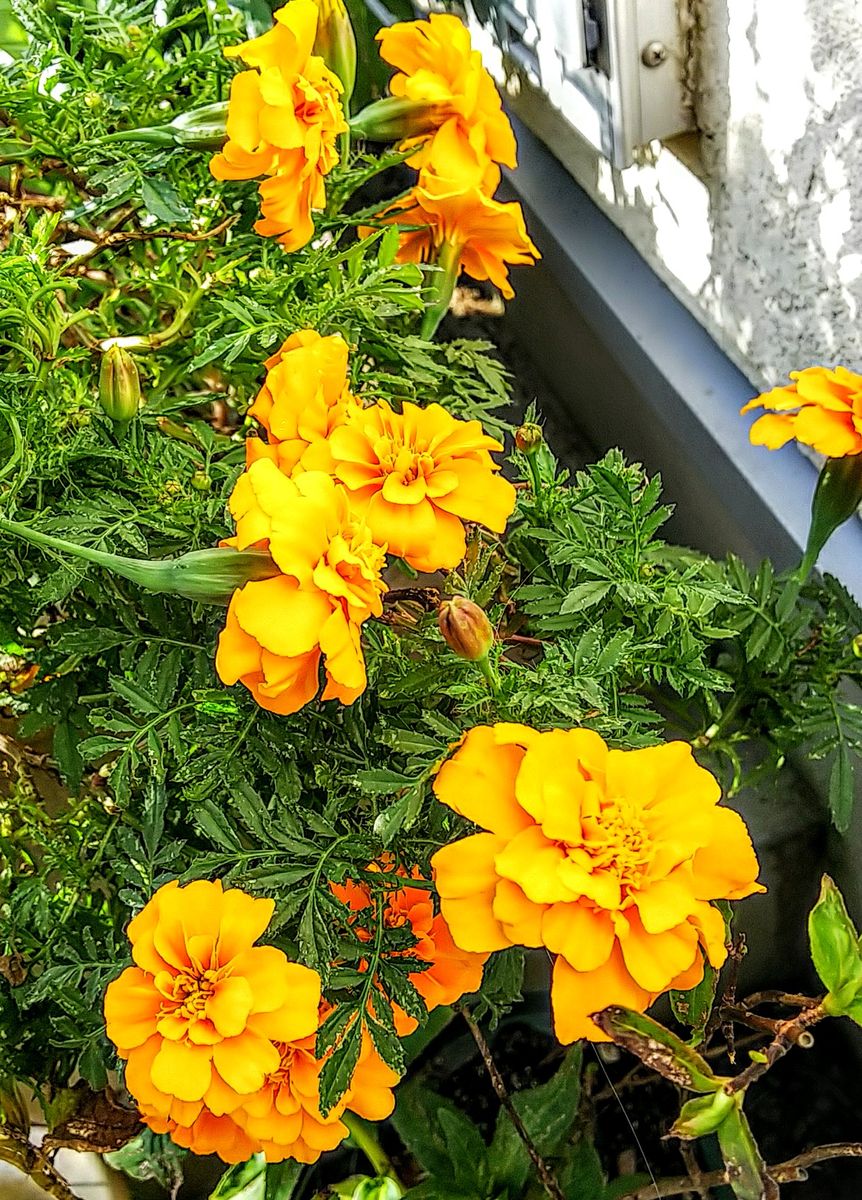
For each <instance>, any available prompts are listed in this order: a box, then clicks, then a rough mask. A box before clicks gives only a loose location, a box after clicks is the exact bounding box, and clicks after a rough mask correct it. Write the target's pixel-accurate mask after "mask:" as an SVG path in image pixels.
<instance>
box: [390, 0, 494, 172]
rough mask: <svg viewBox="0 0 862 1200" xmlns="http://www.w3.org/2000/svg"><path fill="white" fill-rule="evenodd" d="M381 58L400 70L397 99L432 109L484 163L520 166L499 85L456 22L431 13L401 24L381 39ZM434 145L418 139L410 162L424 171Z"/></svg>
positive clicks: (431, 116)
mask: <svg viewBox="0 0 862 1200" xmlns="http://www.w3.org/2000/svg"><path fill="white" fill-rule="evenodd" d="M377 40H378V41H379V42H380V57H381V58H382V59H383V60H384V61H385V62H388V63H389V64H390V66H393V67H395V68H396V70H397V72H398V74H396V75H395V76H393V78H392V81H391V83H390V85H389V90H390V91H391V93H392V95H393V96H397V97H399V98H403V99H405V100H410V101H414V102H417V103H421V104H427V105H428V107H429V110H430V112H429V114H428V119H429V120H430V121H433V122H434V123H435V124H436V125H437V127H438V128H440V127H445V128H446V129H447V130H448V131H449V133H450V134H451V135H453V136H455V137H457V138H458V139H459V140H461V141H462V142H463V143H464V144H465V146H466V147H468V148H469V150H470V151H471V153H472V154H473V155H474V156H475V157H476V159H477V161H479V162H487V161H489V160H490V161H491V162H497V163H504V164H505V165H506V166H507V167H514V166H515V164H516V147H515V135H514V134H513V132H512V126H511V124H510V123H509V119H508V117H507V116H506V114H505V113H504V112H503V107H502V104H501V102H500V96H499V94H498V92H497V89H496V87H495V86H494V81H493V79H492V78H491V76H490V75H489V74H488V72H487V71H486V70H485V68H484V67H483V66H482V56H481V55H480V54H479V51H478V50H474V49H473V47H472V45H471V42H470V34H469V32H468V30H467V29H466V27H465V26H464V24H463V23H462V22H461V21H460V20H459V19H458V18H457V17H453V16H450V15H448V14H444V13H432V14H431V15H430V16H429V17H428V19H427V20H424V21H400V22H398V23H397V24H396V25H390V26H389V27H388V28H387V29H381V30H380V32H379V33H378V34H377ZM436 136H437V135H432V138H431V140H430V141H429V140H428V139H427V138H417V139H415V142H414V143H411V142H408V143H406V145H410V144H417V145H418V147H419V149H418V150H417V154H416V155H415V157H414V158H413V159H411V162H412V163H413V164H414V166H422V165H424V164H425V162H426V161H427V159H428V154H429V151H430V146H431V142H432V141H435V140H436Z"/></svg>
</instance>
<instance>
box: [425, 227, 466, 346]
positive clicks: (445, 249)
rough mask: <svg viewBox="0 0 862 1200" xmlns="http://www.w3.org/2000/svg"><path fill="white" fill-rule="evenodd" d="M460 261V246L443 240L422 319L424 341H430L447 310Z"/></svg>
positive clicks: (456, 279)
mask: <svg viewBox="0 0 862 1200" xmlns="http://www.w3.org/2000/svg"><path fill="white" fill-rule="evenodd" d="M460 263H461V247H460V246H456V245H454V244H453V243H451V242H444V243H443V245H442V246H441V247H440V253H439V255H438V258H437V266H438V267H439V270H438V271H437V272H436V273H435V275H434V280H433V283H432V295H431V301H430V304H429V306H428V308H427V309H426V310H425V316H424V317H423V319H422V328H421V329H420V331H419V332H420V334H421V336H422V337H423V338H425V340H426V341H429V342H430V341H431V339H432V338H433V336H434V334H435V333H436V332H437V327H438V326H439V324H440V322H441V321H442V320H443V318H444V317H445V316H446V313H447V312H448V311H449V302H450V301H451V299H452V293H453V292H454V291H455V284H456V283H457V282H458V268H459V266H460Z"/></svg>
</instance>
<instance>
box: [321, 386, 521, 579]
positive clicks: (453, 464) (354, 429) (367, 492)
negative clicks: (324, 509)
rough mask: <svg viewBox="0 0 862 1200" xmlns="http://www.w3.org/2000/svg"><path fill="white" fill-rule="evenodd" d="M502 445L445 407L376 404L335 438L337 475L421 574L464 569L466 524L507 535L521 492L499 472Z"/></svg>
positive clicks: (382, 536) (384, 538) (378, 535)
mask: <svg viewBox="0 0 862 1200" xmlns="http://www.w3.org/2000/svg"><path fill="white" fill-rule="evenodd" d="M502 448H503V447H502V445H501V444H500V442H498V441H496V439H495V438H492V437H489V436H488V435H487V434H486V433H484V432H483V430H482V426H481V425H480V424H479V422H478V421H460V420H458V419H457V418H456V417H453V416H452V415H451V414H450V413H448V412H446V410H445V409H444V408H442V407H441V406H440V405H439V404H430V405H428V406H427V407H426V408H419V407H418V406H417V405H415V404H410V403H405V404H404V405H403V408H402V411H401V412H400V413H398V412H395V411H394V410H393V409H392V408H391V407H390V406H389V405H388V404H385V403H382V402H381V403H379V404H374V405H372V406H371V407H370V408H366V409H363V410H362V411H360V412H357V413H355V414H354V415H353V417H352V419H351V420H350V421H349V422H348V423H347V424H344V425H341V426H339V427H338V428H336V429H335V430H334V431H333V432H332V434H331V436H330V438H329V449H330V453H331V454H332V459H333V472H334V475H335V478H336V479H337V480H338V481H339V482H340V483H341V484H342V485H343V486H344V488H345V489H346V491H347V492H348V494H349V496H350V500H351V503H352V504H354V505H355V507H356V509H357V511H358V512H360V513H362V515H363V517H364V518H365V520H366V521H367V522H368V526H369V528H370V529H371V531H372V535H373V537H374V538H375V539H376V540H377V541H378V542H379V543H380V544H385V545H386V546H387V547H388V549H389V552H390V553H391V554H397V555H398V556H399V557H401V558H403V559H405V560H406V561H407V562H408V563H410V565H411V566H412V567H415V568H416V570H417V571H436V570H439V569H441V568H452V567H456V566H457V565H458V563H459V562H461V560H462V559H463V557H464V554H465V552H466V537H465V533H464V522H465V521H477V522H479V523H480V524H482V525H484V526H485V527H486V528H487V529H491V530H493V531H494V532H495V533H502V531H503V530H504V529H505V527H506V521H507V520H508V518H509V516H510V515H511V513H512V510H513V509H514V507H515V489H514V488H513V487H512V485H511V483H509V482H508V480H506V479H504V478H503V477H502V476H501V475H499V474H498V473H497V472H498V471H499V467H498V466H497V464H496V463H495V462H494V461H493V459H492V458H491V451H494V450H502Z"/></svg>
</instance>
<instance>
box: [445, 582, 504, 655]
mask: <svg viewBox="0 0 862 1200" xmlns="http://www.w3.org/2000/svg"><path fill="white" fill-rule="evenodd" d="M437 624H438V625H439V626H440V632H441V634H442V635H443V640H444V642H445V643H446V645H447V646H448V647H449V649H450V650H454V651H455V653H456V654H457V655H459V657H460V658H466V659H468V660H469V661H470V662H477V661H478V660H479V659H482V658H486V657H487V655H488V651H489V650H490V649H491V647H492V646H493V645H494V630H493V629H492V628H491V622H490V621H489V620H488V618H487V616H486V615H485V613H484V612H483V610H482V609H481V608H480V607H479V605H478V604H474V603H473V601H472V600H468V599H467V597H466V596H453V597H452V599H451V600H444V601H442V603H441V604H440V609H439V611H438V613H437Z"/></svg>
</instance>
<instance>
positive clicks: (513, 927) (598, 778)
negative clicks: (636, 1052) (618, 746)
mask: <svg viewBox="0 0 862 1200" xmlns="http://www.w3.org/2000/svg"><path fill="white" fill-rule="evenodd" d="M434 791H435V793H436V795H437V798H438V799H439V800H441V801H442V802H443V803H444V804H447V805H448V806H449V807H450V808H452V809H454V811H455V812H457V813H459V814H460V815H461V816H463V817H466V818H467V819H468V820H470V821H473V822H475V823H476V824H477V825H479V826H480V827H481V828H482V829H483V830H485V831H486V832H482V833H477V834H473V835H472V836H470V837H466V838H463V839H461V840H460V841H457V842H453V843H452V844H451V845H449V846H444V847H443V849H442V850H438V852H437V853H436V854H435V855H434V858H433V859H432V866H433V868H434V878H435V882H436V885H437V891H438V893H439V895H440V903H441V909H442V912H443V916H444V917H445V918H446V920H447V922H448V924H449V928H450V929H451V931H452V937H453V938H454V940H455V942H456V944H457V945H459V946H461V947H462V948H463V949H465V950H472V951H476V952H483V953H484V952H488V951H493V950H500V949H504V948H505V947H507V946H512V945H521V946H544V947H546V948H547V949H548V950H550V951H551V952H552V953H553V954H555V955H556V956H557V958H556V961H555V964H554V973H553V983H552V988H551V999H552V1003H553V1009H554V1024H555V1028H556V1032H557V1036H558V1037H559V1039H560V1041H562V1042H571V1041H574V1040H575V1039H576V1038H581V1037H586V1038H590V1039H591V1040H592V1041H601V1040H604V1036H605V1035H604V1034H602V1033H601V1032H600V1031H599V1030H598V1028H597V1027H596V1025H595V1024H594V1023H593V1022H592V1021H591V1020H590V1017H589V1014H590V1013H593V1012H597V1011H599V1010H600V1009H602V1008H605V1007H606V1006H607V1005H609V1004H622V1005H626V1006H627V1007H629V1008H635V1009H638V1010H641V1011H642V1010H643V1009H645V1008H647V1007H648V1006H649V1005H650V1004H651V1003H652V1002H653V1000H654V999H655V998H656V997H657V996H658V995H659V994H660V993H662V992H664V991H666V990H667V989H668V988H681V989H687V988H690V987H693V986H694V985H695V984H697V983H698V982H699V981H700V979H701V978H702V976H703V964H704V958H706V959H707V960H708V961H709V962H710V963H712V965H713V966H716V967H718V966H721V964H722V963H723V961H724V959H725V956H726V948H725V929H724V921H723V919H722V917H721V914H720V913H719V912H718V910H717V909H716V908H714V907H713V906H712V905H711V904H710V903H709V902H710V901H711V900H717V899H728V900H738V899H741V898H742V897H743V896H748V895H751V894H752V893H753V892H759V891H763V890H764V889H763V888H762V887H761V886H760V884H758V883H757V882H756V881H755V880H756V876H757V871H758V865H757V859H756V858H755V855H754V850H753V849H752V846H751V841H750V839H749V837H748V832H747V830H746V828H745V825H744V823H743V821H742V819H741V817H739V816H738V815H737V814H736V813H735V812H733V811H732V810H730V809H727V808H721V807H719V806H718V802H719V800H720V798H721V794H720V789H719V787H718V784H717V783H716V781H715V780H714V779H713V777H712V776H711V775H710V774H709V772H708V771H705V770H704V769H703V768H702V767H700V766H698V764H697V763H696V762H695V761H694V759H693V757H692V753H691V747H690V746H689V745H688V744H687V743H685V742H669V743H668V744H666V745H663V746H653V747H649V748H647V749H644V750H609V749H608V747H607V746H606V745H605V743H604V741H603V740H602V739H601V737H599V735H598V734H597V733H593V732H592V731H590V730H587V729H570V730H553V731H552V732H550V733H539V732H537V731H536V730H534V729H530V728H528V727H527V726H524V725H514V724H499V725H494V726H478V727H477V728H475V729H471V730H470V731H469V732H468V733H467V734H466V735H465V737H464V738H463V739H462V741H461V743H460V745H459V747H458V749H457V750H456V752H455V754H454V755H453V756H452V758H451V759H449V760H448V761H447V762H446V763H444V764H443V766H442V767H441V769H440V772H439V774H438V775H437V778H436V780H435V782H434Z"/></svg>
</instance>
